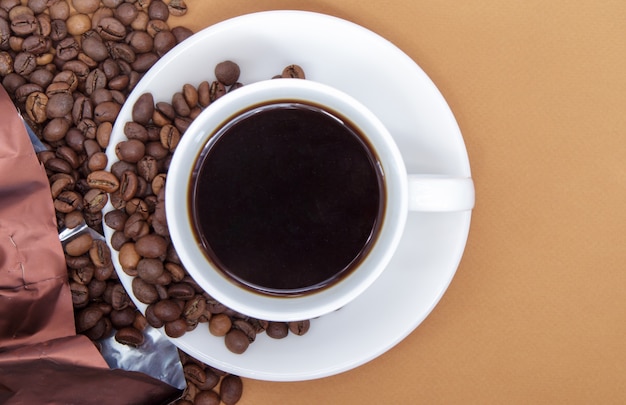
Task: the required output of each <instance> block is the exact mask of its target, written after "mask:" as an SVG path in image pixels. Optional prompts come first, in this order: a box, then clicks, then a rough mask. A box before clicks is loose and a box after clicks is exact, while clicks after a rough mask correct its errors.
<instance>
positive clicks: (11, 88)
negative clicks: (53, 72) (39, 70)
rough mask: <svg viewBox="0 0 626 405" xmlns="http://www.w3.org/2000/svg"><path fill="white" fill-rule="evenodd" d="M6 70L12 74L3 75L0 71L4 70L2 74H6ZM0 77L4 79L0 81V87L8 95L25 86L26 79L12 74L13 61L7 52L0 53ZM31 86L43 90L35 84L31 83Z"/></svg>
mask: <svg viewBox="0 0 626 405" xmlns="http://www.w3.org/2000/svg"><path fill="white" fill-rule="evenodd" d="M5 55H6V56H5ZM6 59H9V61H7V60H6ZM6 63H9V65H6ZM3 65H4V68H3ZM7 68H8V69H9V70H8V71H10V72H12V73H8V74H6V73H4V74H3V73H2V71H3V70H4V72H6V70H5V69H7ZM0 75H2V76H4V79H2V85H3V86H4V88H5V89H6V91H7V92H9V93H13V94H15V93H16V92H17V89H18V88H19V87H20V86H23V85H24V84H26V79H25V78H24V77H22V76H20V75H18V74H17V73H15V72H13V59H12V58H11V56H10V55H9V54H8V53H7V52H0ZM32 85H33V86H36V87H37V88H40V89H42V88H43V86H41V85H39V84H36V82H33V83H32ZM16 97H17V95H16Z"/></svg>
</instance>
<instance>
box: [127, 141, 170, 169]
mask: <svg viewBox="0 0 626 405" xmlns="http://www.w3.org/2000/svg"><path fill="white" fill-rule="evenodd" d="M170 138H171V137H170ZM145 152H146V145H145V144H144V143H143V142H141V141H139V140H137V139H129V140H127V141H122V142H120V143H118V144H117V146H116V147H115V153H116V154H117V157H118V158H119V159H120V160H123V161H126V162H128V163H137V162H138V161H139V160H140V159H141V158H142V157H143V156H144V155H145Z"/></svg>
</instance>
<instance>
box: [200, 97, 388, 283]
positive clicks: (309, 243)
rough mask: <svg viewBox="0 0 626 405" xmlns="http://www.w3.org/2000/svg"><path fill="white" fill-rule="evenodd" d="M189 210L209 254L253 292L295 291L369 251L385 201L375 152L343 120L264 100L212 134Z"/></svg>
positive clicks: (333, 278)
mask: <svg viewBox="0 0 626 405" xmlns="http://www.w3.org/2000/svg"><path fill="white" fill-rule="evenodd" d="M192 181H193V182H194V183H195V188H194V190H193V196H192V198H191V199H190V200H191V204H192V207H191V208H192V209H191V212H192V213H193V215H194V219H193V220H192V222H193V223H194V227H195V232H196V235H197V237H198V239H199V241H200V243H201V244H202V245H203V246H204V248H205V250H206V253H207V255H208V257H209V259H210V260H211V261H212V262H213V263H215V264H216V265H217V267H219V268H220V269H221V270H222V271H223V272H224V273H225V274H226V275H227V276H228V277H230V278H232V279H234V280H236V281H237V282H239V283H241V284H243V285H244V286H247V287H249V288H252V289H254V290H256V291H261V292H264V293H269V294H275V295H299V294H303V293H305V292H308V291H313V290H318V289H320V288H323V287H325V286H328V285H330V284H332V283H335V282H337V281H339V280H341V279H342V278H343V277H345V275H347V274H349V273H350V271H351V270H352V269H354V268H355V267H356V265H358V263H360V261H361V260H362V259H363V258H364V257H365V256H366V255H367V253H368V252H369V249H370V246H371V245H372V244H373V243H374V241H375V239H376V234H377V230H378V228H379V227H380V222H381V218H382V212H383V209H384V194H385V191H384V185H383V182H382V173H381V169H380V167H379V165H378V163H377V158H376V156H375V154H373V153H372V152H371V150H370V147H369V146H368V144H367V142H366V141H365V140H364V139H363V137H362V136H361V135H359V133H358V132H357V131H356V130H354V129H353V128H352V126H351V125H350V124H348V123H347V122H345V121H343V120H341V119H339V118H337V117H335V116H334V115H331V114H329V113H327V112H325V111H324V110H322V109H320V108H317V107H314V106H310V105H305V104H299V103H290V102H286V103H279V104H271V105H265V106H259V107H257V108H254V109H252V110H250V111H248V112H247V113H244V114H242V115H241V116H239V117H238V118H237V119H235V120H233V121H231V122H230V123H228V124H227V125H226V126H224V127H223V128H222V129H221V130H219V131H218V132H217V133H216V134H215V135H213V136H212V137H211V138H210V140H209V142H208V143H207V145H206V146H205V148H204V150H203V151H202V153H201V155H200V156H199V158H198V160H197V162H196V166H195V170H194V178H193V179H192Z"/></svg>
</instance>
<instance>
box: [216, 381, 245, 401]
mask: <svg viewBox="0 0 626 405" xmlns="http://www.w3.org/2000/svg"><path fill="white" fill-rule="evenodd" d="M242 393H243V382H242V380H241V378H240V377H239V376H236V375H234V374H229V375H227V376H225V377H224V378H222V382H221V383H220V398H221V400H222V402H223V403H225V404H226V405H234V404H236V403H237V402H239V400H240V399H241V395H242Z"/></svg>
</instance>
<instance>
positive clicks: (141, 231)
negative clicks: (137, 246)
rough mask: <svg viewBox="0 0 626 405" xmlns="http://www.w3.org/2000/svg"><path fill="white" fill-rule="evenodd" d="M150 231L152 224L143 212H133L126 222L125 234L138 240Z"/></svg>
mask: <svg viewBox="0 0 626 405" xmlns="http://www.w3.org/2000/svg"><path fill="white" fill-rule="evenodd" d="M149 233H150V226H149V225H148V223H147V222H146V220H145V219H144V217H143V215H142V214H141V213H134V214H132V215H131V216H129V217H128V219H127V220H126V223H125V224H124V234H125V235H126V236H127V237H129V238H131V239H133V240H137V239H139V238H141V237H142V236H145V235H147V234H149Z"/></svg>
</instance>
